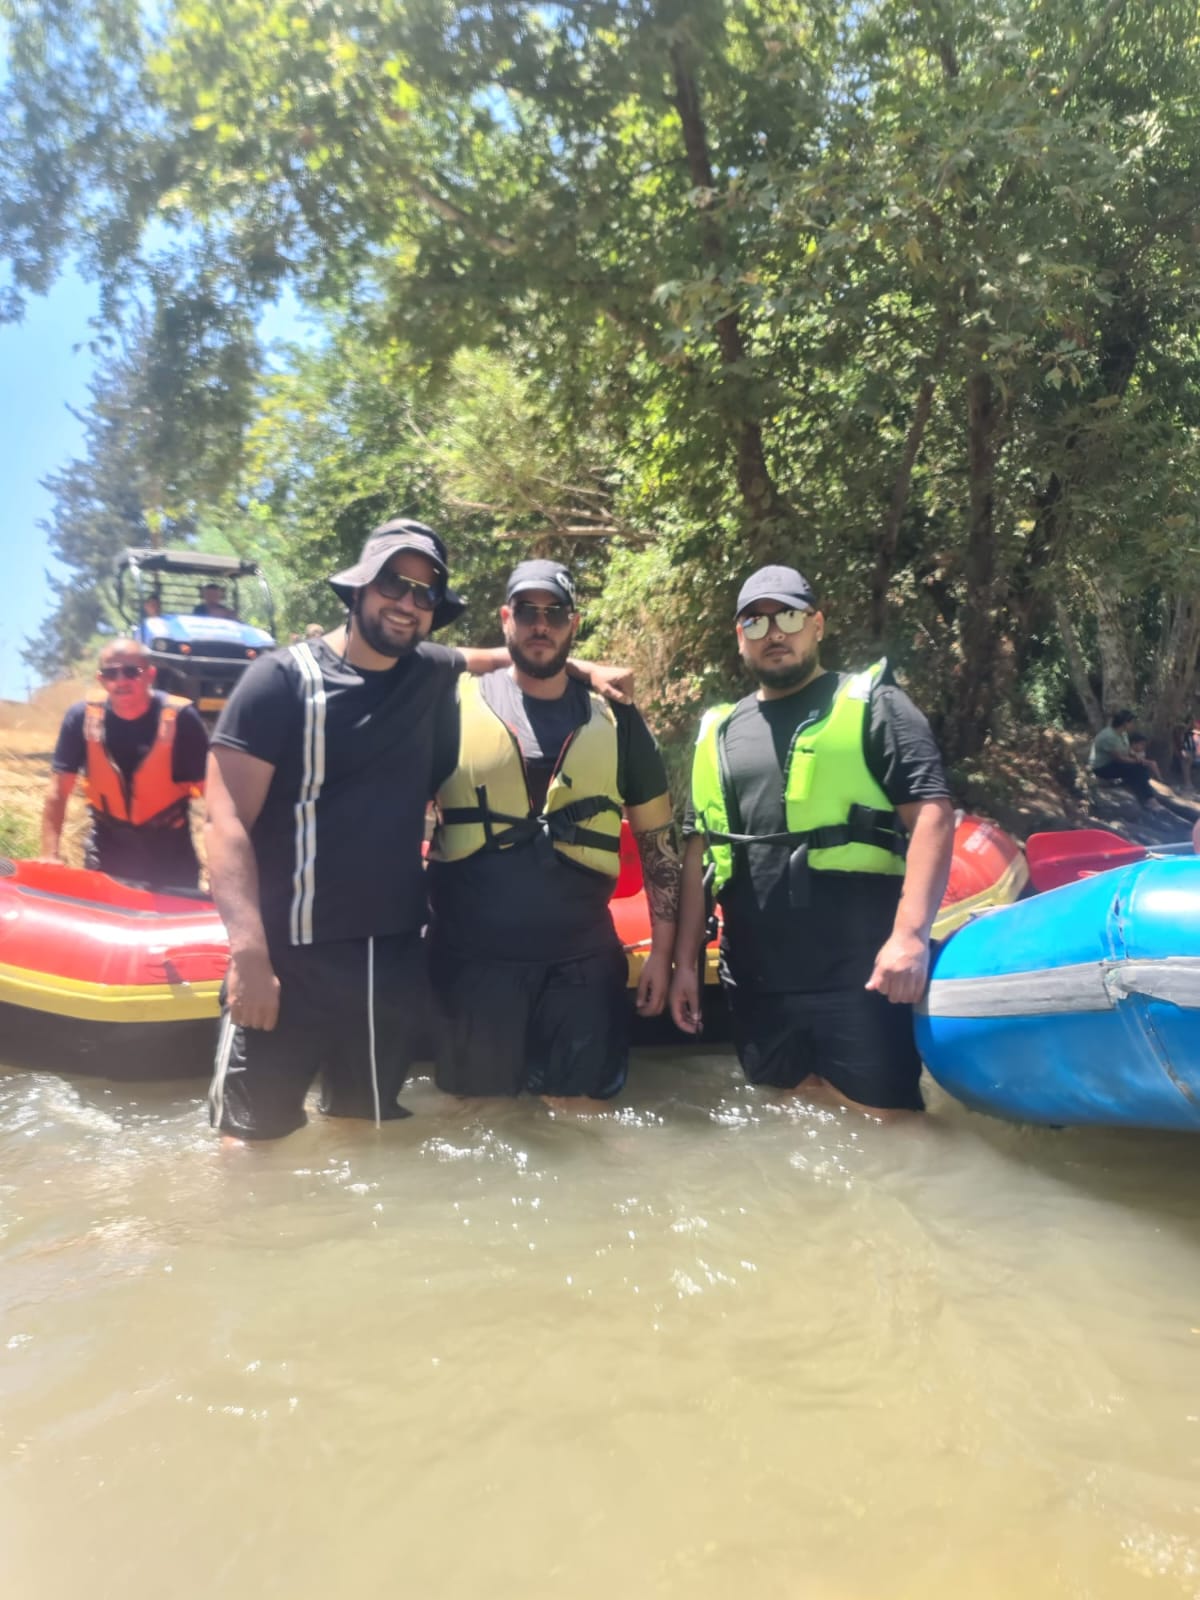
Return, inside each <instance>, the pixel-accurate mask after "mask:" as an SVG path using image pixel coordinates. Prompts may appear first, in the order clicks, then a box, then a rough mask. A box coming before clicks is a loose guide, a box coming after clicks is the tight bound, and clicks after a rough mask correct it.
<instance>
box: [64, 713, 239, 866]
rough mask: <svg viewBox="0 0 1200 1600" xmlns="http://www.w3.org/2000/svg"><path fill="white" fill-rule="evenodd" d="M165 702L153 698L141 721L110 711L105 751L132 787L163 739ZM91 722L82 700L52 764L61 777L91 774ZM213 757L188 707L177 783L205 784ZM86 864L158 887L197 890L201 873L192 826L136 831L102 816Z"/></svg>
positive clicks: (95, 817)
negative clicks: (206, 769)
mask: <svg viewBox="0 0 1200 1600" xmlns="http://www.w3.org/2000/svg"><path fill="white" fill-rule="evenodd" d="M165 700H166V696H165V695H162V694H160V693H159V692H158V691H157V690H155V691H154V692H153V693H152V694H151V696H150V709H149V710H148V711H147V712H146V714H145V715H144V716H141V717H118V716H117V715H116V713H115V712H114V711H113V709H112V707H111V706H106V707H105V708H104V747H105V749H106V750H107V751H108V754H109V756H110V757H111V759H112V762H113V765H114V766H115V767H116V768H117V770H118V772H120V774H121V776H122V777H123V778H124V779H125V781H126V783H129V782H130V781H131V780H132V778H133V775H134V773H135V772H136V771H137V769H138V767H139V766H141V764H142V762H143V761H144V760H145V759H146V757H147V755H148V754H149V753H150V749H151V747H152V745H153V744H154V741H155V740H156V739H157V738H158V719H159V714H160V712H161V710H162V707H163V705H164V703H165ZM86 717H87V702H86V701H85V700H80V701H78V702H77V703H76V704H75V705H73V706H72V707H71V708H70V710H69V711H68V712H67V714H66V716H65V717H64V718H63V721H62V727H61V728H60V729H59V730H58V742H57V744H56V745H55V746H54V755H53V758H52V760H51V765H52V766H53V768H54V771H55V772H84V773H85V772H86V771H87V736H86V734H85V732H84V723H85V721H86ZM207 755H208V734H207V733H206V732H205V728H204V722H203V720H202V719H201V716H200V713H199V712H198V711H197V710H196V708H195V707H194V706H182V707H181V708H180V710H179V714H178V716H177V717H176V719H175V740H174V743H173V745H172V747H171V776H172V778H173V779H174V780H175V782H176V783H203V782H204V763H205V759H206V757H207ZM84 862H85V864H86V865H87V866H88V867H90V868H91V869H92V870H93V871H98V872H107V873H109V874H111V876H112V877H114V878H127V879H129V880H130V881H131V882H134V883H148V884H151V885H152V886H153V887H155V888H167V887H174V888H195V886H196V883H197V881H198V879H199V873H200V864H199V862H198V861H197V859H196V852H195V849H194V847H193V845H192V836H191V832H190V830H189V829H188V828H187V827H186V826H184V827H181V828H134V827H131V826H130V825H129V823H127V822H114V821H113V819H112V818H111V817H107V816H105V815H104V814H103V813H102V812H98V811H93V812H92V813H91V827H90V829H89V832H88V837H87V842H86V844H85V846H84Z"/></svg>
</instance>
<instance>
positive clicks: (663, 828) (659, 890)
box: [628, 794, 683, 945]
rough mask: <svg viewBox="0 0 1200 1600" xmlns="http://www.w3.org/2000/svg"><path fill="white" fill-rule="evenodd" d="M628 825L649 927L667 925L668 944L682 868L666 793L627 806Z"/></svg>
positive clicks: (676, 913) (675, 917) (676, 916)
mask: <svg viewBox="0 0 1200 1600" xmlns="http://www.w3.org/2000/svg"><path fill="white" fill-rule="evenodd" d="M628 816H629V826H630V827H631V828H632V829H633V836H634V838H635V839H636V840H637V847H638V854H639V855H640V856H641V858H642V878H643V880H644V881H645V885H646V899H647V900H648V901H649V903H650V916H651V921H652V925H653V927H654V928H655V929H656V928H657V927H658V926H659V925H660V924H661V925H663V926H664V927H669V930H670V939H671V943H672V945H673V944H674V940H675V925H676V923H677V922H678V921H679V884H680V879H681V877H682V873H683V868H682V864H681V863H680V859H679V845H678V842H677V840H676V836H675V822H674V819H673V816H672V812H671V797H670V795H667V794H663V795H659V796H658V797H657V799H654V800H648V801H647V802H646V804H645V805H641V806H630V807H629V809H628Z"/></svg>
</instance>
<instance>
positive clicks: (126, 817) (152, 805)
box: [83, 694, 201, 828]
mask: <svg viewBox="0 0 1200 1600" xmlns="http://www.w3.org/2000/svg"><path fill="white" fill-rule="evenodd" d="M162 698H163V703H162V704H160V706H159V708H158V732H157V734H156V735H155V738H154V743H153V744H152V745H151V746H150V748H149V750H148V751H147V752H146V755H145V758H144V759H143V760H142V762H141V763H140V765H139V766H138V767H137V768H136V769H135V770H134V773H133V777H132V779H131V780H130V781H129V782H128V783H127V782H126V780H125V776H124V774H123V773H122V771H121V769H120V767H118V766H117V764H116V762H115V761H114V760H113V759H112V757H111V756H110V755H109V753H108V748H107V746H106V745H105V743H104V714H105V711H106V709H107V707H108V697H107V696H106V695H100V696H98V697H96V698H92V697H91V696H89V698H88V702H87V710H86V711H85V713H84V721H83V731H84V737H85V739H86V742H87V772H86V777H85V792H86V796H87V803H88V805H90V806H91V808H92V810H93V811H96V812H99V813H100V815H101V816H105V817H109V818H111V819H112V820H113V821H114V822H127V823H129V824H130V825H131V826H132V827H135V828H146V827H156V828H182V827H184V826H185V824H186V823H187V815H188V809H187V803H188V801H189V800H191V799H192V798H193V797H194V796H196V795H199V794H200V793H201V789H200V786H199V785H198V784H193V783H176V782H175V780H174V778H173V777H172V776H171V754H172V751H173V750H174V748H175V723H176V720H177V718H178V716H179V713H180V711H181V710H182V709H183V707H184V706H190V705H191V703H192V702H191V701H190V700H184V699H181V698H180V697H179V696H178V695H173V694H168V695H164V696H163V697H162Z"/></svg>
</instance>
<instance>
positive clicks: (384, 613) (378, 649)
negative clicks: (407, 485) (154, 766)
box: [205, 519, 508, 1139]
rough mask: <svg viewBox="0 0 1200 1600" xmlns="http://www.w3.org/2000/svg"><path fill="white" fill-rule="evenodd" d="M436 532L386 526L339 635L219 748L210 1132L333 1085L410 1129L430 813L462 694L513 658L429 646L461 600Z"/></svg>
mask: <svg viewBox="0 0 1200 1600" xmlns="http://www.w3.org/2000/svg"><path fill="white" fill-rule="evenodd" d="M448 579H449V565H448V560H447V555H446V547H445V545H444V544H443V543H442V540H441V539H440V538H439V537H438V535H437V534H436V533H434V532H433V530H432V529H431V528H427V527H426V526H425V525H424V524H423V523H419V522H411V521H407V520H405V519H397V520H395V521H392V522H387V523H384V524H383V526H382V527H379V528H376V530H375V531H374V533H372V534H371V536H370V538H369V539H368V540H367V542H366V544H365V545H364V546H363V551H362V555H361V557H360V559H359V561H358V562H357V563H356V564H355V565H354V566H352V567H349V568H347V569H346V570H345V571H343V572H339V573H336V574H335V575H334V576H333V577H332V578H331V579H330V580H329V582H330V584H331V586H332V588H333V589H334V591H335V593H336V594H337V595H338V597H339V598H340V599H341V600H342V601H344V603H345V604H346V606H347V607H348V608H349V618H348V621H347V624H346V628H345V630H344V632H342V631H341V630H339V631H338V632H337V633H334V634H331V635H330V636H329V637H328V638H317V639H304V640H300V641H297V642H296V643H295V644H292V645H291V646H289V647H288V648H287V649H284V650H278V651H275V652H274V653H273V654H271V655H269V656H263V657H261V658H260V659H259V660H258V661H256V662H255V663H254V664H253V666H251V667H250V668H249V669H248V670H247V672H246V673H245V674H244V675H243V676H242V678H241V679H240V681H239V683H238V685H237V687H236V689H235V690H234V692H233V694H232V695H231V696H230V698H229V701H228V704H227V705H226V707H225V710H224V711H223V712H222V715H221V720H220V722H219V723H218V725H217V729H216V732H215V733H214V735H213V740H212V754H211V756H210V761H209V774H208V789H207V798H208V818H207V823H206V827H205V837H206V841H207V845H208V860H209V870H210V874H211V878H212V887H213V895H214V898H215V899H216V902H217V906H218V909H219V910H220V912H221V915H222V917H223V919H224V921H225V924H226V927H227V928H228V931H229V945H230V968H229V977H228V981H227V986H226V987H227V994H226V1006H225V1011H224V1015H223V1018H222V1026H221V1034H220V1040H219V1044H218V1052H217V1064H216V1072H215V1074H214V1078H213V1084H212V1090H211V1094H210V1113H211V1118H212V1122H213V1125H214V1127H216V1128H219V1129H221V1130H222V1131H223V1132H226V1133H229V1134H233V1135H237V1136H239V1137H241V1138H252V1139H268V1138H278V1137H280V1136H282V1135H283V1134H287V1133H290V1132H292V1131H293V1130H294V1129H296V1128H298V1127H301V1126H302V1125H303V1124H304V1122H305V1120H306V1119H305V1113H304V1098H305V1095H306V1093H307V1091H308V1088H309V1086H310V1085H311V1083H312V1082H313V1080H314V1078H316V1077H317V1075H318V1074H320V1076H321V1077H322V1081H323V1091H324V1093H323V1100H322V1107H323V1109H325V1110H328V1111H329V1112H331V1113H332V1114H334V1115H341V1116H355V1117H363V1116H365V1117H374V1119H375V1121H376V1122H377V1123H378V1122H380V1121H382V1120H385V1119H387V1118H394V1117H398V1116H403V1115H404V1114H405V1113H404V1112H403V1111H402V1109H401V1108H400V1107H399V1106H398V1105H397V1095H398V1094H399V1091H400V1088H401V1085H402V1084H403V1082H404V1079H405V1076H406V1075H407V1072H408V1068H409V1064H410V1057H411V1055H412V1052H413V1048H414V1044H415V1043H416V1042H417V1041H418V1040H419V1038H420V1036H421V1034H422V1032H423V1023H424V1018H425V998H426V997H425V977H424V960H423V954H422V951H421V946H420V933H421V928H422V926H423V924H424V922H425V920H426V900H425V880H424V872H423V870H422V865H421V841H422V839H423V836H424V825H425V809H426V805H427V803H428V801H429V799H430V797H431V796H432V794H433V792H434V790H435V789H436V787H437V785H438V783H439V782H440V781H441V779H442V778H444V777H445V776H446V775H447V774H448V773H449V772H450V771H451V769H452V768H453V766H454V762H455V758H456V753H457V742H456V728H457V718H456V713H455V704H454V686H455V681H456V679H457V677H458V675H459V673H460V672H462V671H464V670H469V671H478V672H486V671H491V670H494V669H495V668H496V667H498V666H501V665H505V666H506V665H507V664H508V655H507V652H506V651H495V650H483V651H459V650H448V649H445V648H444V647H442V646H441V645H437V644H431V643H429V642H428V638H429V634H430V633H431V632H432V631H433V630H434V629H436V628H441V627H445V626H446V625H447V624H448V623H450V622H453V621H454V620H455V618H457V617H458V616H459V615H460V614H461V612H462V611H463V609H464V602H463V601H462V600H461V599H460V598H459V596H458V595H456V594H455V593H454V592H453V590H452V589H451V588H450V587H449V583H448Z"/></svg>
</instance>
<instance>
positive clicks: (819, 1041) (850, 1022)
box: [728, 988, 925, 1111]
mask: <svg viewBox="0 0 1200 1600" xmlns="http://www.w3.org/2000/svg"><path fill="white" fill-rule="evenodd" d="M728 993H729V1000H730V1011H731V1014H732V1017H733V1037H734V1043H735V1044H736V1046H737V1053H738V1060H739V1061H740V1062H741V1063H742V1070H743V1071H744V1072H745V1074H746V1077H747V1079H748V1080H749V1082H751V1083H756V1084H760V1085H762V1086H764V1087H769V1088H775V1089H794V1088H795V1087H796V1086H797V1084H799V1083H802V1082H803V1081H804V1079H805V1078H807V1077H809V1076H811V1075H814V1074H815V1075H816V1076H817V1077H820V1078H825V1079H826V1080H827V1081H828V1082H829V1083H831V1084H832V1085H833V1087H834V1088H835V1089H837V1090H838V1091H839V1093H841V1094H844V1095H845V1096H846V1098H847V1099H849V1100H854V1101H856V1102H857V1103H858V1104H859V1105H863V1106H873V1107H875V1108H876V1109H877V1110H880V1111H923V1110H924V1109H925V1102H924V1101H923V1100H922V1098H921V1087H920V1079H921V1058H920V1056H919V1055H918V1054H917V1046H916V1042H915V1041H914V1039H913V1023H912V1007H911V1006H907V1005H893V1004H892V1002H891V1001H890V1000H887V999H885V998H884V996H883V995H881V994H876V993H874V991H872V990H868V989H832V990H829V991H827V992H825V993H822V994H795V993H793V994H760V993H755V992H754V991H753V990H749V989H744V988H731V989H730V990H729V991H728Z"/></svg>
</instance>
